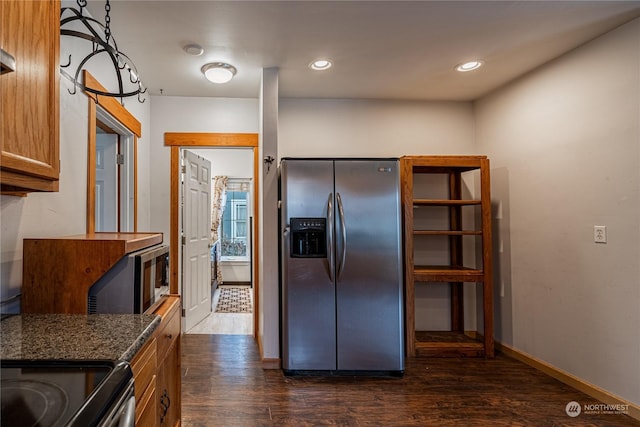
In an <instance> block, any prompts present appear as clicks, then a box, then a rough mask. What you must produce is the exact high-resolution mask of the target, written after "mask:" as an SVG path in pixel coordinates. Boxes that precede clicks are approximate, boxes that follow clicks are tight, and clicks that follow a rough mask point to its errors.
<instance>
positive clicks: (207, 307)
mask: <svg viewBox="0 0 640 427" xmlns="http://www.w3.org/2000/svg"><path fill="white" fill-rule="evenodd" d="M184 165H185V175H184V180H183V193H182V194H183V197H184V205H183V206H184V207H183V215H182V222H183V224H182V225H183V226H182V230H183V233H184V247H183V250H182V254H183V255H182V256H183V262H182V265H183V282H182V297H183V300H182V301H183V304H184V308H185V330H186V331H188V330H189V329H191V328H193V327H194V326H195V325H197V324H198V323H199V322H200V321H202V320H203V319H204V318H205V317H207V316H208V315H209V314H210V313H211V259H210V255H209V250H210V243H211V241H210V235H211V224H210V222H211V162H210V161H208V160H207V159H204V158H202V157H200V156H198V155H196V154H194V153H192V152H190V151H187V150H185V151H184Z"/></svg>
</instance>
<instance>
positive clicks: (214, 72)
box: [202, 62, 238, 84]
mask: <svg viewBox="0 0 640 427" xmlns="http://www.w3.org/2000/svg"><path fill="white" fill-rule="evenodd" d="M237 72H238V70H236V67H234V66H233V65H230V64H227V63H226V62H212V63H210V64H205V65H204V66H203V67H202V74H204V76H205V77H206V79H207V80H209V81H210V82H211V83H218V84H221V83H227V82H229V81H231V79H232V78H233V76H235V75H236V73H237Z"/></svg>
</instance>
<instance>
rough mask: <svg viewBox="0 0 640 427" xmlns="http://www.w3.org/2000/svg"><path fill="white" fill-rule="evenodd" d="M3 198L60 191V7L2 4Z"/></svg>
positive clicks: (52, 0)
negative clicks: (9, 59) (5, 58)
mask: <svg viewBox="0 0 640 427" xmlns="http://www.w3.org/2000/svg"><path fill="white" fill-rule="evenodd" d="M0 47H1V48H2V49H3V50H4V51H5V52H7V53H9V54H10V55H12V56H13V57H14V58H15V65H16V66H15V71H12V72H7V73H3V74H2V75H0V120H1V122H0V132H1V138H0V149H1V155H0V156H1V157H0V182H1V184H2V193H5V194H6V193H26V192H30V191H58V179H59V174H60V157H59V156H60V154H59V138H60V137H59V133H60V132H59V126H60V125H59V117H60V112H59V110H60V107H59V92H60V73H59V64H60V60H59V54H60V53H59V52H60V1H59V0H48V1H23V0H2V1H0Z"/></svg>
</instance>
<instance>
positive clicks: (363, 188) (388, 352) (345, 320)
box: [335, 160, 404, 371]
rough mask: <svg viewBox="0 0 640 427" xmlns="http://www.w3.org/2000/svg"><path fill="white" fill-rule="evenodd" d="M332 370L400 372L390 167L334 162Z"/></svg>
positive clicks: (394, 176) (396, 188)
mask: <svg viewBox="0 0 640 427" xmlns="http://www.w3.org/2000/svg"><path fill="white" fill-rule="evenodd" d="M335 191H336V211H337V214H336V255H335V257H336V277H337V282H336V306H337V325H338V327H337V342H338V349H337V359H338V369H339V370H347V371H350V370H366V371H368V370H372V371H403V370H404V338H403V329H404V327H403V325H404V323H403V279H402V267H401V266H402V259H401V256H402V252H401V219H400V174H399V163H398V161H397V160H369V161H364V160H351V161H346V160H343V161H340V160H336V161H335Z"/></svg>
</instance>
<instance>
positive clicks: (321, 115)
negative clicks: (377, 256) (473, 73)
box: [278, 99, 476, 330]
mask: <svg viewBox="0 0 640 427" xmlns="http://www.w3.org/2000/svg"><path fill="white" fill-rule="evenodd" d="M474 131H475V128H474V118H473V108H472V105H471V103H467V102H413V101H411V102H399V101H364V100H345V99H343V100H336V99H313V100H310V99H303V100H301V99H281V100H280V114H279V132H278V139H279V142H278V155H279V156H280V158H282V157H400V156H403V155H429V154H433V155H443V154H475V152H476V146H475V143H474V142H475V139H474ZM418 181H420V178H418ZM416 256H419V255H418V254H417V255H416ZM415 296H416V299H415V305H416V324H415V328H416V330H443V329H449V328H450V302H449V301H450V300H449V288H448V285H446V284H441V283H437V284H433V283H431V284H417V286H416V290H415ZM475 297H476V289H475V287H473V286H466V287H465V328H466V329H468V330H475V329H476V305H475V304H474V299H475ZM410 327H414V326H413V325H412V326H410Z"/></svg>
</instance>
